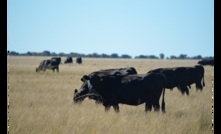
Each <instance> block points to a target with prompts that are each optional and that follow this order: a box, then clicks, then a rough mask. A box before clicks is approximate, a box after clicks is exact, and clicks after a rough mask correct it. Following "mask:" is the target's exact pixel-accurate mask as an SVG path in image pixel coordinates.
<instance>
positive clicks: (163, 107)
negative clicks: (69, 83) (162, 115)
mask: <svg viewBox="0 0 221 134" xmlns="http://www.w3.org/2000/svg"><path fill="white" fill-rule="evenodd" d="M164 95H165V87H164V88H163V97H162V107H161V108H162V111H163V112H165V101H164Z"/></svg>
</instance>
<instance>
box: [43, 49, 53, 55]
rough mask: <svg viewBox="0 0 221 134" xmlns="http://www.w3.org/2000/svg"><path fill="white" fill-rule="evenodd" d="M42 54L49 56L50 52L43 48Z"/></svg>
mask: <svg viewBox="0 0 221 134" xmlns="http://www.w3.org/2000/svg"><path fill="white" fill-rule="evenodd" d="M42 55H43V56H51V53H50V51H47V50H45V51H43V52H42Z"/></svg>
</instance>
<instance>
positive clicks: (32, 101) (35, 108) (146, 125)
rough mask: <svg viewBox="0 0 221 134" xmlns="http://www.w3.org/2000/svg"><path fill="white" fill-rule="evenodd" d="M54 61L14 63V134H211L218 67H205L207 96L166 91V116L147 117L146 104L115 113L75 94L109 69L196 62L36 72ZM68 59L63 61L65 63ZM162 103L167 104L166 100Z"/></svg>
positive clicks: (89, 63) (136, 62) (109, 63)
mask: <svg viewBox="0 0 221 134" xmlns="http://www.w3.org/2000/svg"><path fill="white" fill-rule="evenodd" d="M49 58H50V57H12V56H9V57H8V58H7V60H8V84H9V90H8V95H9V106H10V109H9V125H10V127H9V131H10V134H104V133H105V134H113V133H114V134H135V133H136V134H146V133H148V134H210V133H211V132H212V130H211V128H212V127H211V123H212V115H211V114H212V113H211V111H212V108H211V107H212V104H213V103H212V99H211V97H212V91H211V89H212V78H213V73H214V70H213V67H211V66H206V67H204V68H205V84H206V86H205V87H204V89H203V91H202V92H201V91H198V92H197V91H196V89H195V85H192V89H191V90H190V95H189V96H186V95H182V94H181V93H180V92H179V91H178V90H177V89H176V88H174V89H173V90H172V91H170V90H168V89H167V90H166V94H165V102H166V113H165V114H163V113H162V112H159V113H156V112H153V111H152V112H149V113H145V112H144V107H145V104H142V105H139V106H129V105H122V104H120V105H119V106H120V113H119V114H116V113H115V112H114V110H113V108H111V109H110V111H109V112H105V111H104V107H103V106H102V105H96V104H95V102H94V101H91V100H89V99H85V101H84V102H83V103H82V104H73V100H72V98H73V91H74V89H75V88H80V86H81V84H82V82H81V81H80V78H81V77H82V76H83V75H85V74H89V73H91V72H93V71H97V70H100V69H108V68H119V67H135V68H136V69H137V71H138V73H146V72H147V71H149V70H151V69H155V68H160V67H177V66H193V65H195V64H196V63H197V61H196V60H149V59H90V58H83V64H82V65H79V64H75V63H74V64H70V65H67V64H61V65H60V66H59V67H60V72H59V73H57V72H54V73H53V72H52V71H51V70H47V71H46V72H39V73H36V72H35V68H36V67H37V66H38V65H39V63H40V62H41V61H42V60H43V59H49ZM64 59H65V57H62V61H64ZM160 102H161V100H160Z"/></svg>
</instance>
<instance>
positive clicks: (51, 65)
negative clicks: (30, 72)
mask: <svg viewBox="0 0 221 134" xmlns="http://www.w3.org/2000/svg"><path fill="white" fill-rule="evenodd" d="M46 69H50V70H53V72H54V70H55V69H56V70H57V72H59V61H57V60H54V59H50V60H43V61H42V62H41V63H40V65H39V66H38V67H37V68H36V72H39V71H45V70H46Z"/></svg>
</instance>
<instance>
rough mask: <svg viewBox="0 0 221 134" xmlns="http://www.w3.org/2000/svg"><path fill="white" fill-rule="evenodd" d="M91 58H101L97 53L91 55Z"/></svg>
mask: <svg viewBox="0 0 221 134" xmlns="http://www.w3.org/2000/svg"><path fill="white" fill-rule="evenodd" d="M92 57H95V58H99V57H101V56H100V55H99V54H97V53H93V54H92Z"/></svg>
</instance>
